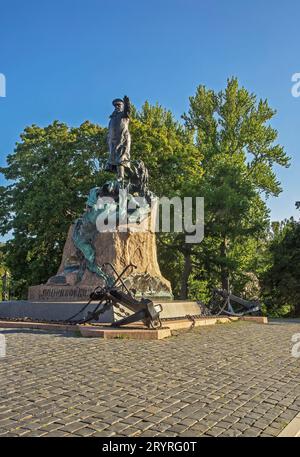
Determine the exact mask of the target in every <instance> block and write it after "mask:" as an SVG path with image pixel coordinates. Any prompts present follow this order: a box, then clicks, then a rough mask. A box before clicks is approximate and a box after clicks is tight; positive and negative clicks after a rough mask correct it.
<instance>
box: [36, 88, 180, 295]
mask: <svg viewBox="0 0 300 457" xmlns="http://www.w3.org/2000/svg"><path fill="white" fill-rule="evenodd" d="M112 103H113V106H114V108H115V109H114V111H113V113H112V114H111V116H110V121H109V127H108V138H107V142H108V149H109V157H108V160H107V164H106V170H107V171H110V172H112V173H113V174H115V176H114V177H113V178H112V179H111V180H110V181H107V182H106V183H105V184H104V185H103V186H102V187H95V188H93V189H91V190H90V193H89V195H88V198H87V202H86V208H85V211H84V213H83V214H82V216H81V217H80V218H79V219H77V220H76V221H74V224H72V226H71V227H70V229H69V232H68V235H67V240H66V243H65V247H64V250H63V255H62V261H61V264H60V267H59V269H58V272H57V274H56V275H55V276H53V277H51V278H49V280H48V281H47V283H46V284H41V285H37V286H31V287H29V293H28V299H29V300H31V301H51V302H53V301H83V300H87V299H88V298H89V296H90V294H91V292H92V291H93V290H94V289H95V287H96V286H98V285H99V284H100V285H101V284H105V283H107V284H110V283H111V282H113V271H112V270H113V269H115V270H116V271H117V272H121V271H122V270H123V269H124V268H125V267H126V266H127V265H129V264H132V265H134V266H135V268H134V269H133V268H131V269H128V271H127V272H126V274H125V276H124V282H125V284H126V286H127V288H128V289H129V290H131V291H132V292H133V293H134V295H135V296H136V297H148V298H151V299H169V300H170V299H172V298H173V296H172V290H171V285H170V282H169V281H168V280H167V279H165V278H164V277H163V276H162V274H161V272H160V268H159V265H158V261H157V251H156V239H155V238H156V237H155V232H154V229H153V227H154V224H155V221H154V220H153V219H154V218H155V216H156V213H155V211H153V208H155V200H156V197H155V195H154V194H153V193H152V192H151V191H150V190H149V186H148V181H149V177H148V170H147V168H146V167H145V165H144V163H143V162H142V161H135V162H133V161H131V157H130V146H131V137H130V132H129V121H130V101H129V98H128V97H127V96H125V97H124V98H123V99H120V98H117V99H115V100H113V102H112ZM151 209H152V211H151ZM108 220H114V221H116V226H109V224H107V223H106V224H105V222H107V221H108ZM100 226H101V227H100Z"/></svg>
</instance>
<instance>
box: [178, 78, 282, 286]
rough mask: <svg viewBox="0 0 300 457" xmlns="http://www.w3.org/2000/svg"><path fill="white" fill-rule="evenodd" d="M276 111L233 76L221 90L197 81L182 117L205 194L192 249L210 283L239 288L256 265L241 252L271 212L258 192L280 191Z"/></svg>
mask: <svg viewBox="0 0 300 457" xmlns="http://www.w3.org/2000/svg"><path fill="white" fill-rule="evenodd" d="M274 114H275V111H274V110H272V109H271V108H270V107H269V106H268V103H267V101H262V100H260V101H259V102H257V100H256V97H255V96H254V95H253V94H250V93H249V92H248V91H247V90H246V89H245V88H243V87H242V88H240V87H239V86H238V82H237V80H236V79H234V78H233V79H231V80H228V82H227V87H226V89H225V91H222V92H219V93H215V92H213V91H212V90H208V89H206V88H205V87H204V86H199V87H198V89H197V91H196V95H195V96H194V97H190V109H189V111H188V113H187V114H184V116H183V119H184V120H185V124H186V126H187V127H188V128H189V129H190V130H191V131H192V132H194V134H195V140H196V144H197V147H198V149H199V151H200V154H201V155H202V156H203V160H202V166H203V169H204V174H203V177H202V179H201V183H200V185H199V188H198V195H202V196H204V201H205V233H206V237H205V240H204V241H203V242H202V243H201V245H200V246H196V247H194V248H193V251H192V253H191V255H192V257H194V259H195V261H196V265H197V268H198V271H199V273H198V275H201V274H202V278H203V280H204V281H206V282H207V284H208V285H209V287H211V286H212V285H213V284H214V285H217V286H220V285H221V286H222V287H223V288H227V287H228V282H229V278H230V281H231V285H232V286H234V288H235V292H241V291H242V287H243V285H242V284H243V280H242V277H243V275H244V273H246V272H247V271H248V268H254V272H257V271H258V269H257V268H255V265H254V263H255V262H251V261H250V259H248V258H246V257H245V255H244V252H245V246H248V247H249V246H250V245H249V243H251V240H253V241H252V243H255V240H259V239H260V238H261V237H262V238H263V237H264V236H265V235H266V231H267V229H268V224H269V212H268V209H267V207H266V205H265V203H264V200H263V198H262V196H263V194H265V195H278V194H279V192H280V191H281V189H280V185H279V182H278V181H277V179H276V175H275V173H274V170H273V166H274V164H277V165H282V166H288V163H289V158H288V157H287V156H286V154H285V152H284V150H283V148H282V147H281V146H279V145H277V144H275V143H274V142H275V141H276V138H277V131H276V130H275V129H273V128H272V127H271V126H270V125H269V124H268V122H269V121H270V120H271V119H272V117H273V116H274ZM257 252H258V251H257ZM252 253H253V254H254V251H252ZM250 257H251V255H250ZM250 271H253V270H250Z"/></svg>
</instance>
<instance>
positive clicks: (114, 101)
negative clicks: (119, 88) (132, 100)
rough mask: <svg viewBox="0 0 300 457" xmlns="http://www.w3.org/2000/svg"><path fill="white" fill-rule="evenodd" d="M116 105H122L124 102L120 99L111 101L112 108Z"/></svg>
mask: <svg viewBox="0 0 300 457" xmlns="http://www.w3.org/2000/svg"><path fill="white" fill-rule="evenodd" d="M116 103H124V101H123V100H122V99H121V98H115V99H114V100H113V101H112V104H113V105H114V106H116Z"/></svg>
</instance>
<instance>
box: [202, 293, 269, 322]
mask: <svg viewBox="0 0 300 457" xmlns="http://www.w3.org/2000/svg"><path fill="white" fill-rule="evenodd" d="M208 308H209V310H210V312H211V314H212V315H216V316H219V315H222V314H226V315H228V316H237V317H242V316H245V315H249V314H250V315H252V314H253V315H256V314H260V313H261V305H260V303H259V302H257V301H249V300H245V299H243V298H240V297H237V296H236V295H233V294H231V293H229V292H227V291H226V290H225V289H214V290H213V296H212V298H211V300H210V302H209V303H208Z"/></svg>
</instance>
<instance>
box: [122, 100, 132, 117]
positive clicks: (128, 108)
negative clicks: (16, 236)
mask: <svg viewBox="0 0 300 457" xmlns="http://www.w3.org/2000/svg"><path fill="white" fill-rule="evenodd" d="M123 102H124V116H125V117H129V116H130V112H131V106H130V100H129V98H128V97H127V95H124V98H123Z"/></svg>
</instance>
